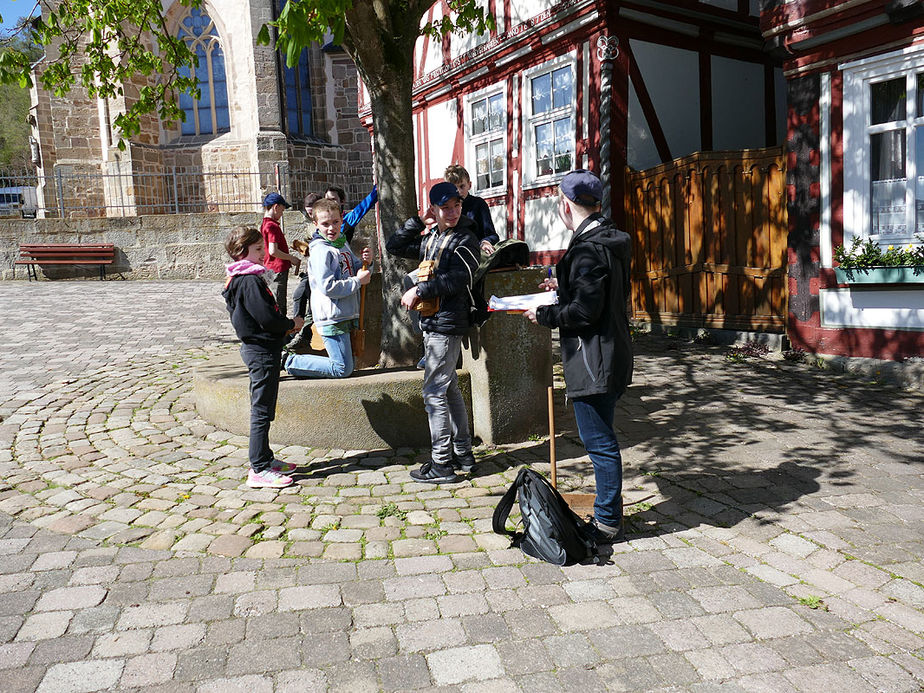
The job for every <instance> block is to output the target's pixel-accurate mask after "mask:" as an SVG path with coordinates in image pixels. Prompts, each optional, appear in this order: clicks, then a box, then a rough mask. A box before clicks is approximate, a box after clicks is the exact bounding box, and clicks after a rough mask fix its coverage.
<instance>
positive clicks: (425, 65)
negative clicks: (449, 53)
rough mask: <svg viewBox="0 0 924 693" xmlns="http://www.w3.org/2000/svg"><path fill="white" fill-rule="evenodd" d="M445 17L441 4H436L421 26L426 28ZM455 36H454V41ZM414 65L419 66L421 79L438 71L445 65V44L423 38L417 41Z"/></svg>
mask: <svg viewBox="0 0 924 693" xmlns="http://www.w3.org/2000/svg"><path fill="white" fill-rule="evenodd" d="M442 17H443V8H442V5H441V4H440V3H436V4H435V5H433V7H431V8H430V12H428V13H427V14H425V15H424V17H423V19H422V20H421V21H420V25H421V26H424V25H425V24H426V23H427V22H428V21H434V22H437V21H439V20H440V19H441V18H442ZM454 38H455V36H453V39H454ZM424 45H426V47H427V50H426V53H425V54H424V55H423V56H421V53H423V50H424ZM414 64H415V65H417V66H419V69H420V73H419V74H418V76H419V77H421V76H423V75H425V74H427V73H428V72H432V71H433V70H436V69H437V68H439V67H440V66H442V64H443V44H442V42H441V41H440V40H439V39H434V38H432V37H431V38H429V39H425V38H424V37H423V36H421V37H419V38H418V39H417V43H416V45H415V46H414Z"/></svg>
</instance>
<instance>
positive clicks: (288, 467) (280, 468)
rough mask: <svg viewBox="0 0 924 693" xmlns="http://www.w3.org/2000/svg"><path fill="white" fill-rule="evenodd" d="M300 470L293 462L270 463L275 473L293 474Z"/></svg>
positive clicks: (277, 461) (275, 461)
mask: <svg viewBox="0 0 924 693" xmlns="http://www.w3.org/2000/svg"><path fill="white" fill-rule="evenodd" d="M297 468H298V465H297V464H292V463H291V462H283V461H282V460H273V461H272V462H270V469H272V470H273V471H274V472H279V473H280V474H291V473H292V472H294V471H295V470H296V469H297Z"/></svg>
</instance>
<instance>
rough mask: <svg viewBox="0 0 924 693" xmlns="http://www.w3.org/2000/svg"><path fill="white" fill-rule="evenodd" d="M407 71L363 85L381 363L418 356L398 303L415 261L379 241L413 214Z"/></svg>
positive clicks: (414, 197)
mask: <svg viewBox="0 0 924 693" xmlns="http://www.w3.org/2000/svg"><path fill="white" fill-rule="evenodd" d="M411 83H412V80H411V78H410V77H408V78H407V79H399V80H396V83H394V84H392V85H391V88H389V89H383V90H381V91H378V90H373V89H371V88H370V89H369V96H370V101H371V103H372V137H373V149H374V151H375V177H376V180H377V181H378V186H379V219H380V224H379V227H378V230H377V232H378V240H379V248H381V250H382V306H383V314H382V352H381V356H380V357H379V362H380V363H381V365H382V366H407V365H411V364H413V363H416V362H417V359H418V358H420V354H419V353H418V352H419V348H418V344H419V342H420V337H419V336H418V335H417V334H416V333H415V332H414V330H413V328H412V327H411V322H410V319H409V317H408V313H407V311H405V310H404V308H402V307H401V294H402V293H404V291H403V286H402V283H401V282H402V279H403V278H404V275H405V274H406V273H407V272H408V271H409V270H411V269H413V268H414V267H416V266H417V263H414V262H411V261H409V260H404V259H402V258H396V257H393V256H391V255H388V253H386V252H385V241H386V240H387V239H388V237H389V236H391V234H393V233H394V232H395V231H396V230H397V229H398V228H399V227H400V226H401V225H402V224H403V223H404V221H405V220H406V219H407V218H409V217H412V216H414V215H416V214H418V209H417V194H416V189H415V182H414V168H415V163H414V162H415V160H414V131H413V120H412V117H411Z"/></svg>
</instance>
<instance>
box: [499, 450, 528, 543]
mask: <svg viewBox="0 0 924 693" xmlns="http://www.w3.org/2000/svg"><path fill="white" fill-rule="evenodd" d="M525 470H526V468H525V467H524V468H523V469H521V470H520V473H519V474H517V478H516V481H514V482H513V483H512V484H510V488H508V489H507V492H506V493H505V494H504V497H503V498H501V499H500V502H499V503H498V504H497V507H496V508H494V516H493V517H492V518H491V528H492V529H493V530H494V533H495V534H506V535H507V536H508V537H510V538H511V539H512V540H513V541H514V542H516V541H517V540H518V539H519V538H520V536H521V533H520V532H511V531H510V530H509V529H507V518H508V517H509V516H510V511H511V510H513V503H514V501H515V500H516V497H517V490H518V489H519V488H520V481H521V480H522V477H523V472H524V471H525Z"/></svg>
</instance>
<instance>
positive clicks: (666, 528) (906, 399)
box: [563, 336, 924, 535]
mask: <svg viewBox="0 0 924 693" xmlns="http://www.w3.org/2000/svg"><path fill="white" fill-rule="evenodd" d="M725 353H726V349H724V348H716V347H704V346H702V345H696V344H690V343H685V342H680V341H679V340H672V339H664V338H656V337H650V336H644V337H642V338H641V339H639V340H638V341H637V343H636V374H637V377H636V380H635V383H634V384H633V385H632V386H631V387H630V388H629V390H628V391H627V393H626V394H625V395H624V396H623V398H622V399H621V400H620V402H619V404H618V406H617V415H616V427H617V432H618V434H619V438H620V444H621V447H622V450H623V461H624V470H625V477H626V480H627V486H626V487H625V490H626V495H625V497H626V500H627V504H628V505H629V507H627V508H626V510H627V511H628V512H627V516H628V518H629V522H628V523H627V525H628V526H629V529H630V532H632V533H634V534H636V535H637V534H639V533H644V534H649V533H664V532H671V531H675V530H679V529H683V528H685V527H695V526H698V525H712V526H717V527H733V526H735V525H737V524H739V523H741V522H743V521H745V520H748V521H751V522H754V523H755V524H756V525H757V526H760V525H767V524H772V523H774V522H777V521H779V520H780V519H781V517H782V516H784V515H786V514H787V513H790V512H794V511H795V512H798V511H799V510H804V509H806V507H810V508H818V509H821V510H833V509H835V507H834V506H833V505H829V504H828V503H827V502H826V501H825V500H824V499H825V498H831V497H835V498H844V497H845V496H847V495H849V494H862V493H865V492H867V491H868V490H869V487H870V485H871V484H872V485H876V484H882V483H883V482H882V480H881V478H882V477H884V476H889V475H892V476H894V477H895V479H894V485H901V483H902V480H903V479H910V478H914V479H915V480H917V479H918V478H919V475H920V471H921V469H922V466H921V463H922V461H924V458H922V456H921V454H920V443H919V441H920V432H919V423H918V421H919V416H920V408H921V405H922V403H924V397H922V396H921V395H920V394H919V393H908V392H904V391H902V390H899V389H897V388H894V387H891V386H888V385H881V384H877V383H869V382H865V381H862V380H859V379H858V378H856V377H855V376H850V375H846V374H838V373H832V372H830V371H821V370H818V369H815V368H812V367H810V366H808V365H804V364H792V363H789V362H786V361H781V360H769V359H751V360H746V361H744V362H740V363H736V362H730V361H728V360H726V358H725ZM567 416H568V412H567V410H565V411H564V412H563V418H567ZM563 437H564V438H566V439H567V438H568V434H565V435H564V436H563ZM587 466H589V463H587ZM912 475H913V476H912ZM582 478H583V487H582V488H581V490H590V489H589V484H588V483H587V480H588V477H587V475H586V474H585V475H583V477H582ZM589 480H590V481H591V482H592V475H591V476H590V478H589ZM633 483H635V484H636V487H635V488H634V489H633V488H632V486H631V485H630V484H633ZM646 496H649V497H651V496H653V497H654V498H653V499H652V502H646V500H645V497H646ZM847 505H849V503H847ZM848 512H849V511H848Z"/></svg>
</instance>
